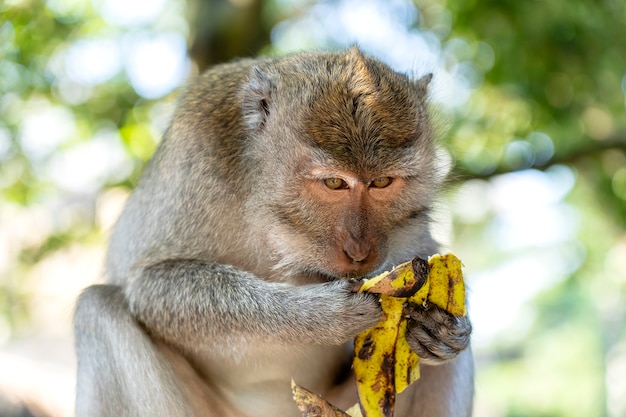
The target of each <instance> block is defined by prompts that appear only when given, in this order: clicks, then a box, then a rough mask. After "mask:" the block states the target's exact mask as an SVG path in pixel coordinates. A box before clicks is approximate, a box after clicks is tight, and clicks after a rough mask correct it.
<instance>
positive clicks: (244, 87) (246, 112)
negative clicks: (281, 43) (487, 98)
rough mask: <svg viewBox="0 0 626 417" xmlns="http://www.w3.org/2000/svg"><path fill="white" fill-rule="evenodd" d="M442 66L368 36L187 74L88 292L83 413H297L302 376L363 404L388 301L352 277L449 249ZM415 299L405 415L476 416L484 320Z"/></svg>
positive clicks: (217, 416)
mask: <svg viewBox="0 0 626 417" xmlns="http://www.w3.org/2000/svg"><path fill="white" fill-rule="evenodd" d="M429 80H430V77H424V78H421V79H419V80H410V79H409V78H408V77H407V76H405V75H402V74H398V73H396V72H394V71H392V70H391V69H389V68H388V67H387V66H385V65H383V64H382V63H380V62H379V61H377V60H376V59H373V58H371V57H368V56H365V55H363V54H362V53H361V52H360V51H359V50H358V48H356V47H353V48H351V49H350V50H348V51H345V52H332V53H329V52H319V53H317V52H313V53H302V54H295V55H290V56H286V57H283V58H275V59H259V60H240V61H236V62H233V63H230V64H225V65H220V66H217V67H215V68H213V69H211V70H210V71H208V72H207V73H205V74H204V75H202V76H200V77H199V78H198V79H196V80H195V81H194V82H192V83H191V85H190V86H189V88H188V90H187V92H186V93H185V94H184V95H183V97H182V98H181V101H180V105H179V107H178V110H177V112H176V113H175V115H174V118H173V122H172V124H171V127H170V128H169V130H168V132H167V134H166V136H165V139H164V140H163V142H162V144H161V145H160V147H159V149H158V150H157V152H156V154H155V155H154V157H153V159H152V160H151V161H150V163H149V164H148V166H147V167H146V170H145V172H144V174H143V177H142V178H141V180H140V181H139V184H138V186H137V188H136V190H135V191H134V192H133V194H132V195H131V196H130V198H129V200H128V203H127V205H126V207H125V209H124V211H123V213H122V215H121V217H120V219H119V221H118V223H117V225H116V227H115V229H114V231H113V234H112V237H111V245H110V250H109V254H108V258H107V263H106V273H107V277H108V283H107V284H106V285H96V286H92V287H90V288H88V289H87V290H86V291H85V292H84V293H83V294H82V296H81V297H80V299H79V301H78V305H77V309H76V315H75V326H76V346H77V355H78V394H77V404H76V406H77V416H78V417H84V416H112V417H113V416H115V417H118V416H157V415H158V416H213V417H229V416H233V417H234V416H237V417H244V416H245V417H283V416H284V417H289V416H297V415H299V413H298V411H297V408H296V406H295V404H294V402H293V401H292V399H291V392H290V385H289V384H290V379H291V378H294V379H295V380H296V381H297V382H298V383H299V384H301V385H303V386H305V387H307V388H309V389H311V390H313V391H315V392H317V393H319V394H321V395H322V396H324V397H325V398H327V399H329V400H330V401H331V402H334V403H335V404H336V405H338V406H340V407H343V408H344V409H345V408H347V407H349V406H350V405H352V404H354V403H355V402H356V401H357V400H356V390H355V386H354V380H353V378H352V375H351V373H350V363H351V353H350V343H351V341H352V339H353V337H354V336H355V335H356V334H357V333H359V332H361V331H362V330H364V329H366V328H368V327H371V326H373V325H374V324H375V323H376V322H377V321H378V320H379V319H380V317H381V311H380V307H379V305H378V301H377V299H376V297H375V296H373V295H368V294H354V293H351V292H350V282H349V281H348V280H346V279H343V278H347V277H359V276H369V275H373V274H375V273H380V272H382V271H384V270H387V269H390V268H391V267H392V266H393V265H396V264H399V263H401V262H404V261H407V260H409V259H412V258H413V257H414V256H416V255H420V256H421V257H427V256H428V255H431V254H433V253H435V252H437V250H438V248H437V245H436V243H435V242H434V240H433V239H432V238H431V236H430V231H429V217H428V214H429V208H430V206H431V202H432V199H433V196H434V194H435V193H436V191H437V188H438V176H437V175H436V174H437V173H436V169H437V168H436V166H435V162H434V160H435V157H434V154H435V150H434V147H435V143H434V140H433V137H432V136H433V135H432V129H431V125H430V120H429V116H428V111H427V103H426V96H427V89H428V82H429ZM408 313H409V315H410V316H411V318H412V320H411V321H410V332H409V343H410V344H411V346H412V347H413V348H414V349H415V350H416V351H417V353H418V354H419V355H420V356H421V357H422V358H423V360H422V365H421V368H422V369H421V372H422V377H421V379H420V380H419V381H418V382H416V383H415V384H413V385H412V386H411V387H410V388H409V389H408V390H407V391H406V392H404V393H402V394H401V395H400V396H399V398H398V403H397V408H396V416H398V417H408V416H429V417H434V416H459V417H461V416H469V415H470V414H471V408H472V396H473V365H472V359H471V354H470V351H469V349H468V344H469V335H470V331H471V326H470V323H469V321H468V320H467V319H464V318H463V319H460V318H455V317H452V316H450V315H448V314H447V313H445V312H444V311H442V310H440V309H438V308H437V307H434V306H431V307H430V308H426V309H424V308H423V307H422V306H411V310H410V311H409V312H408Z"/></svg>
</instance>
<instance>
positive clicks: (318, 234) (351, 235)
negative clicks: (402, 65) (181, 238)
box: [242, 47, 437, 278]
mask: <svg viewBox="0 0 626 417" xmlns="http://www.w3.org/2000/svg"><path fill="white" fill-rule="evenodd" d="M429 80H430V76H426V77H423V78H421V79H419V80H416V81H414V80H411V79H409V77H407V76H406V75H403V74H399V73H397V72H394V71H393V70H391V69H390V68H389V67H387V66H385V65H383V64H381V63H380V62H379V61H377V60H375V59H373V58H370V57H367V56H365V55H364V54H362V53H361V51H360V50H359V49H358V48H356V47H353V48H351V49H349V50H348V51H346V52H341V53H306V54H301V55H293V56H290V57H288V58H284V59H280V60H277V61H267V62H264V63H261V64H260V65H258V66H256V67H255V68H254V69H253V70H252V71H251V73H250V76H249V80H248V82H247V84H246V86H245V87H244V90H243V92H242V97H243V115H244V121H245V123H246V125H247V126H248V128H249V129H250V136H249V138H248V140H249V144H248V145H249V148H248V152H247V157H248V158H250V165H252V166H256V167H257V169H256V171H255V172H254V173H253V174H252V175H253V176H254V182H255V187H254V189H255V190H257V191H258V192H257V193H256V194H257V197H253V198H251V199H250V200H249V201H250V202H251V203H252V204H251V205H249V207H248V209H249V210H250V212H251V214H252V218H253V219H255V220H253V221H255V222H263V226H262V227H263V229H264V233H266V235H267V236H268V240H269V243H270V245H271V247H272V249H273V251H274V254H275V256H276V259H277V260H278V262H277V264H276V265H275V267H276V268H279V269H280V268H281V267H287V266H288V267H289V268H291V269H292V270H293V269H296V270H301V271H303V272H312V273H314V274H321V275H323V276H327V277H333V278H334V277H344V276H361V275H367V274H371V273H373V272H375V271H378V270H379V269H382V268H385V267H388V266H389V265H390V263H393V262H398V261H401V260H406V259H410V258H411V257H413V256H415V255H416V254H418V253H420V251H423V250H424V249H425V248H424V247H423V246H424V242H431V240H430V237H429V236H430V235H429V231H428V218H427V212H428V208H429V205H430V203H431V199H432V196H433V193H434V191H436V188H437V185H436V184H435V182H436V175H435V164H434V152H435V150H434V146H435V145H434V143H433V138H432V129H431V126H430V122H429V118H428V112H427V89H428V82H429ZM329 179H330V180H332V181H335V182H337V181H339V182H338V184H339V185H340V187H339V188H338V189H331V188H329V186H328V185H327V184H326V181H327V180H329ZM387 182H388V184H387ZM380 185H384V186H380ZM253 193H255V192H254V191H253ZM398 246H401V247H398ZM389 252H393V253H394V255H396V256H398V255H399V256H406V259H388V253H389Z"/></svg>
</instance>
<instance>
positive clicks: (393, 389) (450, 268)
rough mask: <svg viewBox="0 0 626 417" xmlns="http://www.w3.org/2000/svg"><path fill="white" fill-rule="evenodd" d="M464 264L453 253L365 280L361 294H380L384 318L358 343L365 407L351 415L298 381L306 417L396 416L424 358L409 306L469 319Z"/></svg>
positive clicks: (296, 390)
mask: <svg viewBox="0 0 626 417" xmlns="http://www.w3.org/2000/svg"><path fill="white" fill-rule="evenodd" d="M461 267H462V264H461V261H460V260H459V259H458V258H457V257H456V256H454V255H453V254H446V255H439V254H436V255H433V256H431V257H430V258H429V259H428V261H425V260H423V259H420V258H415V259H413V260H412V261H410V262H405V263H403V264H400V265H398V266H397V267H395V268H393V269H392V270H391V271H389V272H385V273H383V274H380V275H378V276H376V277H374V278H372V279H369V280H367V281H365V282H364V283H363V284H362V285H361V286H360V288H359V289H358V291H359V292H363V291H367V292H371V293H376V294H380V303H381V307H382V311H383V317H382V319H381V320H380V321H379V322H378V324H376V325H375V326H374V327H372V328H370V329H368V330H365V331H364V332H362V333H359V334H358V335H357V336H356V337H355V339H354V360H353V362H352V367H353V369H354V375H355V378H356V384H357V391H358V396H359V403H358V404H355V405H354V406H352V407H350V409H348V410H347V411H346V412H344V411H341V410H339V409H338V408H336V407H335V406H333V405H332V404H330V403H328V402H327V401H326V400H324V399H323V398H321V397H319V396H318V395H316V394H314V393H312V392H310V391H308V390H306V389H304V388H302V387H300V386H298V385H297V384H295V382H293V381H292V390H293V396H294V400H295V401H296V404H297V405H298V407H299V408H300V410H301V411H302V415H303V416H304V417H392V416H393V413H394V409H395V400H396V394H397V393H400V392H402V391H404V390H405V389H406V388H407V387H408V386H409V385H411V383H413V382H415V381H416V380H417V379H419V377H420V373H419V356H418V355H417V354H416V353H415V352H414V351H413V349H411V347H410V346H409V344H408V342H407V339H406V333H407V326H408V320H407V316H406V315H405V312H404V309H405V306H406V305H407V304H417V305H424V306H426V305H427V304H428V303H431V304H434V305H436V306H438V307H440V308H442V309H444V310H446V311H447V312H449V313H450V314H453V315H456V316H465V315H466V314H467V312H466V308H465V284H464V282H463V273H462V270H461Z"/></svg>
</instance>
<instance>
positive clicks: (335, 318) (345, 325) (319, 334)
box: [293, 280, 382, 344]
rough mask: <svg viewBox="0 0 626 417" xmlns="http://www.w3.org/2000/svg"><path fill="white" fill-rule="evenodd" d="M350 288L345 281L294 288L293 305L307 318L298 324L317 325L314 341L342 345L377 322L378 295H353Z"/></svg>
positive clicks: (378, 318) (378, 311)
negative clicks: (295, 294)
mask: <svg viewBox="0 0 626 417" xmlns="http://www.w3.org/2000/svg"><path fill="white" fill-rule="evenodd" d="M352 287H353V284H352V283H350V282H348V281H345V280H337V281H332V282H328V283H324V284H314V285H305V286H301V287H295V288H293V291H295V292H297V293H298V295H297V296H296V297H295V299H294V300H293V306H294V308H297V309H298V310H300V312H299V315H300V316H304V317H305V318H306V319H305V320H304V322H303V323H301V325H304V326H306V327H309V326H311V325H314V326H315V327H316V328H317V329H316V336H315V340H313V341H312V342H313V343H315V342H317V343H322V344H342V343H345V342H346V341H348V340H350V339H352V338H353V337H354V336H356V335H357V334H358V333H360V332H362V331H364V330H365V329H369V328H370V327H372V326H374V325H375V324H376V323H378V322H379V321H380V319H381V317H382V310H381V308H380V303H379V302H378V296H377V295H376V294H369V293H361V294H355V293H354V292H353V291H352ZM300 300H301V301H300Z"/></svg>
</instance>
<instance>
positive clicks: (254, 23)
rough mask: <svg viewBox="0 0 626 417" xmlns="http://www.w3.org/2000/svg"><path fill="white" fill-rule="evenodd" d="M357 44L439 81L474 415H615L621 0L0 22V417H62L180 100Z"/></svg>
mask: <svg viewBox="0 0 626 417" xmlns="http://www.w3.org/2000/svg"><path fill="white" fill-rule="evenodd" d="M355 43H358V44H359V45H360V46H361V47H362V49H363V50H364V51H366V52H367V53H369V54H371V55H374V56H376V57H378V58H380V59H382V60H383V61H385V62H387V63H388V64H390V65H391V66H392V67H393V68H395V69H397V70H399V71H403V72H408V73H410V74H412V75H414V76H419V75H422V74H424V73H426V72H434V74H435V78H434V81H433V84H432V85H433V88H432V99H433V100H432V102H433V107H434V108H435V109H436V111H437V113H438V114H439V119H440V124H441V126H442V128H441V132H442V143H443V144H444V145H445V147H446V148H447V149H448V154H447V156H448V158H447V159H448V160H449V162H450V164H449V165H450V187H449V189H448V190H447V191H446V192H445V193H444V194H443V196H442V198H441V200H440V202H439V210H438V218H439V220H440V227H438V229H437V231H436V232H437V235H438V237H439V238H440V239H441V240H442V241H444V242H446V244H447V247H448V248H449V249H450V250H452V251H453V252H454V253H456V254H457V255H458V256H459V257H460V258H461V259H462V260H463V262H464V265H465V272H466V279H467V282H468V285H469V287H470V311H471V314H472V317H473V321H474V326H475V333H474V339H473V346H474V352H475V356H476V362H477V371H478V375H477V399H476V413H475V415H476V416H484V417H504V416H507V417H521V416H534V417H548V416H550V417H556V416H594V417H595V416H607V417H623V416H626V323H625V319H626V228H625V225H626V111H625V110H626V108H625V106H626V47H625V45H626V5H625V2H624V1H623V0H578V1H576V2H571V1H567V0H550V1H542V0H533V1H517V0H503V1H483V2H479V1H476V0H469V1H462V2H448V1H446V0H430V1H425V0H424V1H423V0H415V1H410V0H388V1H383V0H380V1H376V0H338V1H324V0H317V1H314V0H267V1H261V0H230V1H226V0H190V1H183V0H91V1H87V0H3V1H2V2H0V202H1V205H0V416H18V415H19V416H27V415H31V414H32V415H35V416H55V417H65V416H71V415H73V395H74V379H75V376H74V372H75V364H74V356H73V354H74V353H73V347H72V335H71V315H72V308H73V303H74V300H75V298H76V296H77V294H78V293H79V292H80V290H81V289H82V288H84V287H86V286H87V285H90V284H91V283H94V282H97V281H99V280H101V278H102V277H101V264H102V260H103V255H104V250H105V244H106V239H107V235H108V233H109V230H110V227H111V225H112V223H113V222H114V221H115V218H116V216H117V215H118V213H119V210H120V208H121V206H122V204H123V202H124V200H125V198H126V197H127V195H128V193H129V192H130V191H131V190H132V188H133V185H134V183H135V181H136V180H137V177H138V175H139V173H140V172H141V169H142V167H143V165H144V163H145V162H146V160H147V159H148V158H149V157H150V155H151V154H152V152H153V151H154V149H155V147H156V146H157V144H158V143H159V140H160V138H161V136H162V134H163V131H164V129H165V128H166V127H167V123H168V120H169V117H170V115H171V112H172V107H173V105H174V103H175V98H176V91H177V88H178V87H180V86H181V85H183V84H184V83H185V81H186V80H187V79H189V77H190V76H192V75H193V74H196V73H198V72H199V71H201V70H203V69H205V68H207V67H208V66H210V65H212V64H215V63H218V62H222V61H225V60H228V59H231V58H233V57H238V56H249V55H257V54H264V55H276V54H283V53H288V52H293V51H300V50H304V49H334V48H343V47H346V46H349V45H351V44H355Z"/></svg>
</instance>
